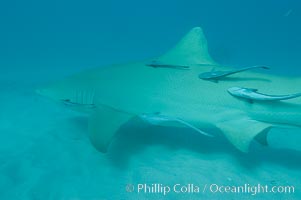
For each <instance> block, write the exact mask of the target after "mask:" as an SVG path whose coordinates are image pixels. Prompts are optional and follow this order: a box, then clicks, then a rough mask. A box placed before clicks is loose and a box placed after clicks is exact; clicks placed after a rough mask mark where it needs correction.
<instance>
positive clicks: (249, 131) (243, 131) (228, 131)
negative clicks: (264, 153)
mask: <svg viewBox="0 0 301 200" xmlns="http://www.w3.org/2000/svg"><path fill="white" fill-rule="evenodd" d="M217 127H218V128H219V129H220V130H221V131H222V132H223V133H224V135H225V136H226V137H227V139H228V140H229V141H230V142H231V143H232V144H233V145H234V146H235V147H236V148H237V149H239V150H240V151H242V152H248V151H249V146H250V143H251V142H252V140H253V139H256V140H257V141H258V142H259V143H261V144H264V145H266V144H267V133H268V131H269V130H270V129H271V128H272V127H273V126H272V125H271V124H268V123H264V122H259V121H256V120H252V119H249V118H241V119H235V120H229V121H224V122H221V123H218V124H217Z"/></svg>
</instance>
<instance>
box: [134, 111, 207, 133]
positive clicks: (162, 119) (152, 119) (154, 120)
mask: <svg viewBox="0 0 301 200" xmlns="http://www.w3.org/2000/svg"><path fill="white" fill-rule="evenodd" d="M139 117H140V118H141V119H142V120H144V121H147V122H149V123H150V124H154V125H160V124H164V123H166V122H167V123H168V122H176V123H179V124H182V125H183V126H186V127H188V128H191V129H192V130H195V131H197V132H198V133H201V134H202V135H205V136H208V137H213V135H211V134H209V133H206V132H204V131H202V130H200V129H199V128H197V127H195V126H194V125H192V124H191V123H189V122H186V121H184V120H183V119H180V118H177V117H169V116H166V115H162V114H160V113H159V112H156V113H154V114H142V115H140V116H139Z"/></svg>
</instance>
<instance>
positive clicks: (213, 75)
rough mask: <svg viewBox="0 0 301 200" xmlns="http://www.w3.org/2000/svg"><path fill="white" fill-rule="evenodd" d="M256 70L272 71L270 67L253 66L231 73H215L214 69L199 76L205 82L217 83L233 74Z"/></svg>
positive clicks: (231, 71)
mask: <svg viewBox="0 0 301 200" xmlns="http://www.w3.org/2000/svg"><path fill="white" fill-rule="evenodd" d="M256 68H262V69H270V68H269V67H266V66H252V67H246V68H242V69H237V70H230V71H215V68H213V69H212V70H211V71H210V72H204V73H201V74H199V78H200V79H203V80H211V81H215V82H217V81H218V80H220V79H222V78H225V77H227V76H230V75H232V74H236V73H240V72H244V71H247V70H251V69H256Z"/></svg>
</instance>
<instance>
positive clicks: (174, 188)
mask: <svg viewBox="0 0 301 200" xmlns="http://www.w3.org/2000/svg"><path fill="white" fill-rule="evenodd" d="M125 189H126V191H127V192H130V193H138V194H141V193H144V194H161V195H163V196H165V195H168V194H170V193H181V194H184V193H186V194H197V193H208V192H209V193H212V194H215V193H225V194H227V193H237V194H249V195H253V196H254V195H257V194H260V193H261V194H264V193H267V194H268V193H273V194H276V193H285V194H293V193H295V187H294V186H291V185H286V186H281V185H278V186H269V185H262V184H255V185H251V184H243V185H221V184H215V183H213V184H204V185H199V184H192V183H189V184H179V183H176V184H173V185H166V184H160V183H153V184H146V183H138V184H128V185H126V188H125Z"/></svg>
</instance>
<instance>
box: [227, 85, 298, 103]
mask: <svg viewBox="0 0 301 200" xmlns="http://www.w3.org/2000/svg"><path fill="white" fill-rule="evenodd" d="M228 92H229V93H230V94H231V95H233V96H235V97H239V98H242V99H246V100H248V101H250V102H253V101H281V100H288V99H294V98H297V97H301V93H297V94H289V95H268V94H263V93H259V92H257V89H253V88H243V87H231V88H229V89H228Z"/></svg>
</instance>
